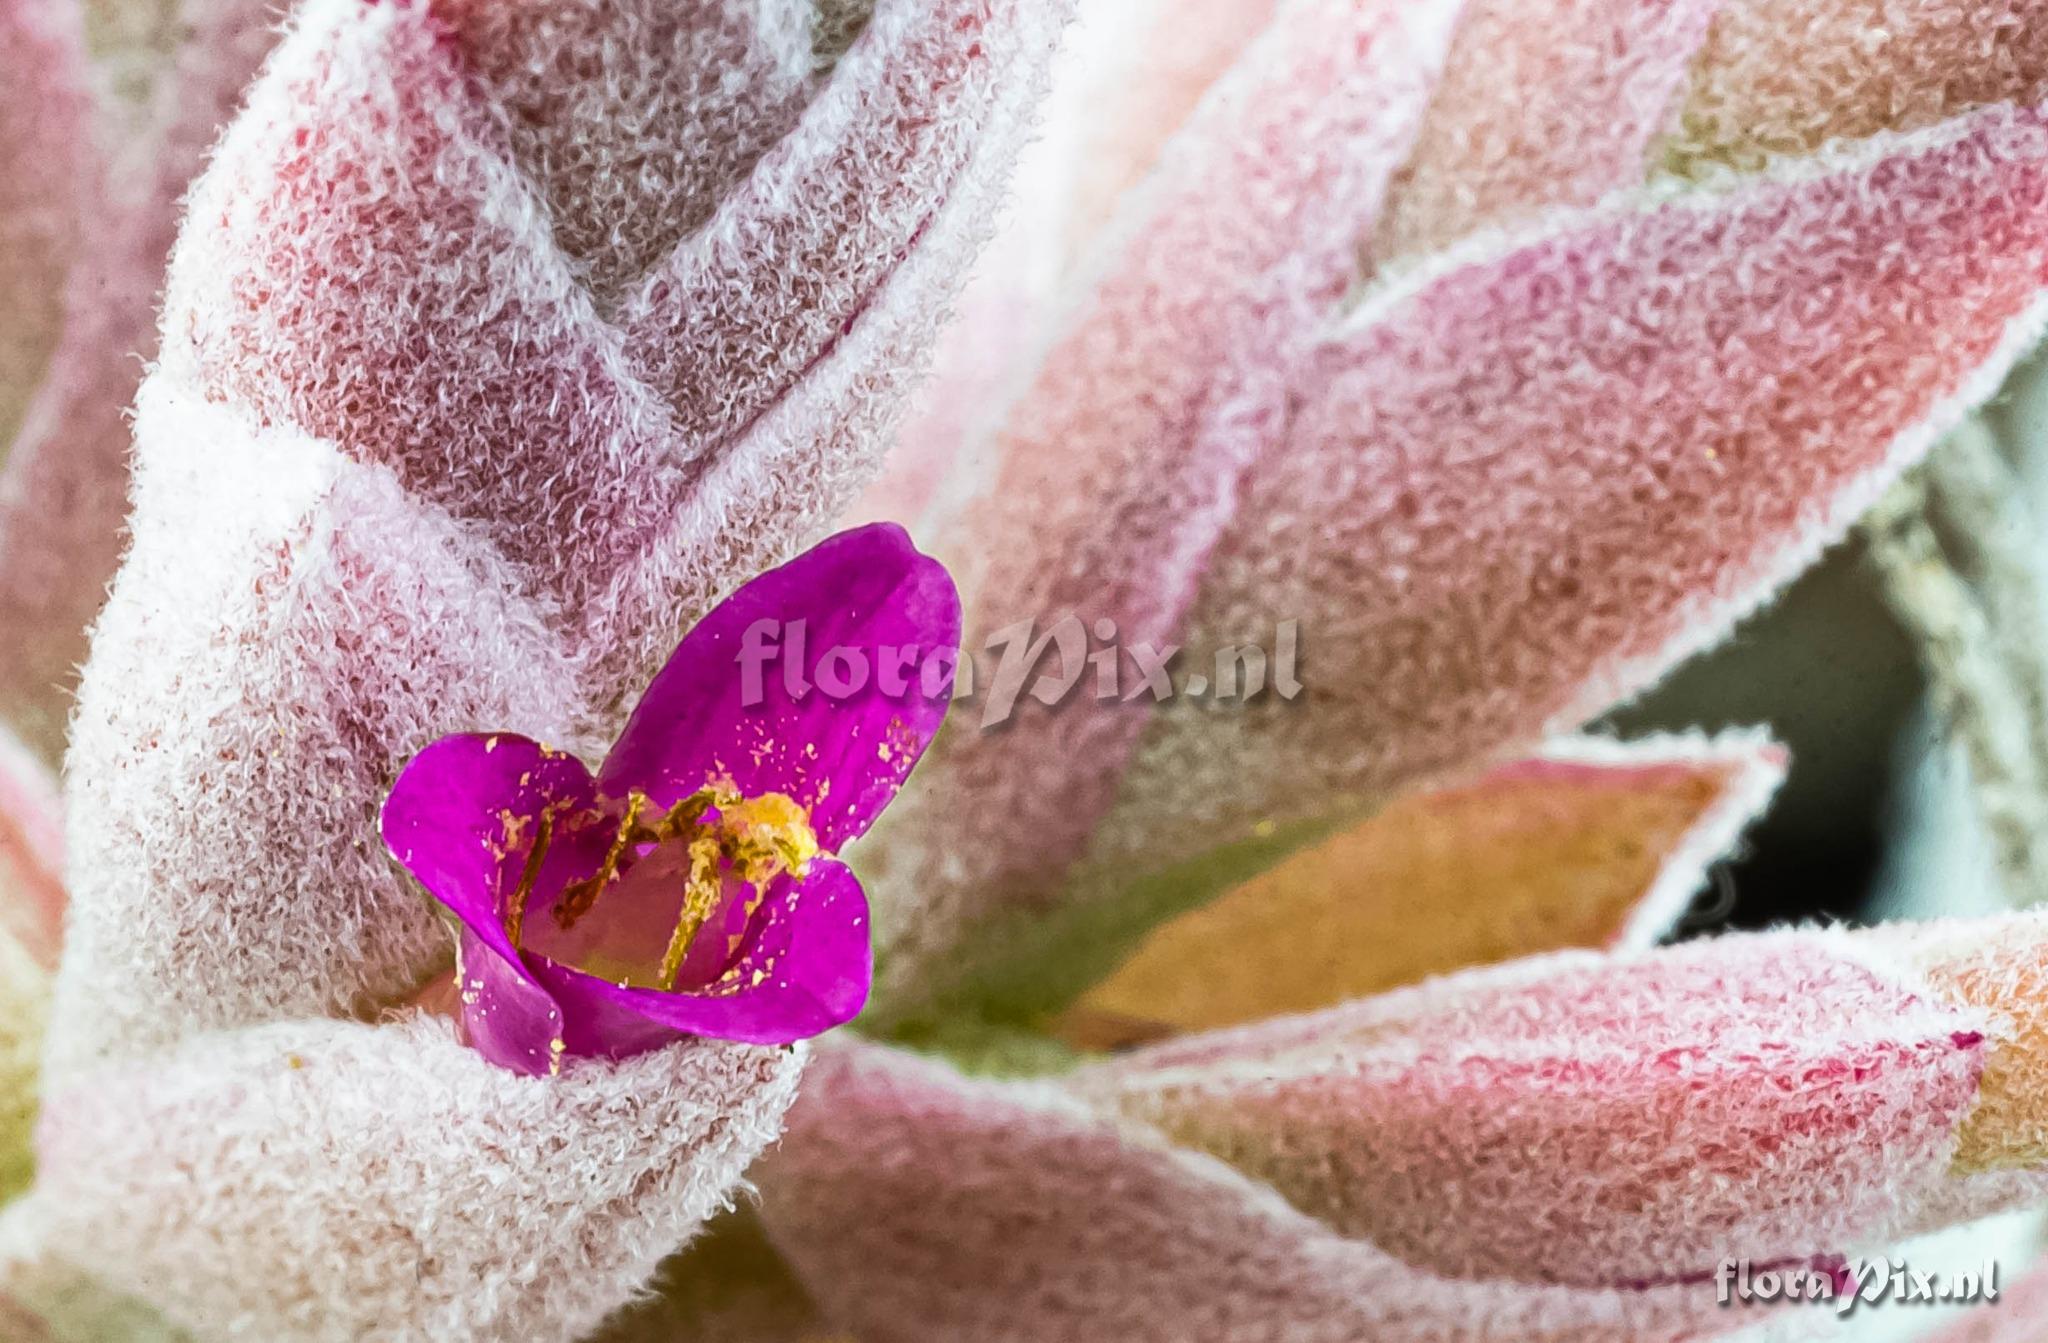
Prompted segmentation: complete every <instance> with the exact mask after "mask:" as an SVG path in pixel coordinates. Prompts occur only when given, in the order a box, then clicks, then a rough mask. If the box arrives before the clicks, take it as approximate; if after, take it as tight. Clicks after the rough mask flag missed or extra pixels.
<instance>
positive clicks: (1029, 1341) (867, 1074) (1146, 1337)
mask: <svg viewBox="0 0 2048 1343" xmlns="http://www.w3.org/2000/svg"><path fill="white" fill-rule="evenodd" d="M754 1176H755V1178H756V1179H757V1180H758V1182H759V1183H760V1186H761V1192H762V1205H761V1217H762V1219H763V1221H764V1222H765V1223H766V1225H767V1227H768V1231H769V1236H770V1238H771V1239H772V1240H773V1241H774V1242H775V1244H776V1246H777V1247H778V1248H779V1249H780V1250H782V1251H783V1253H784V1254H785V1255H786V1256H787V1257H788V1258H789V1260H790V1262H791V1263H792V1264H793V1265H795V1267H796V1269H797V1271H798V1274H799V1276H801V1277H802V1279H803V1281H804V1284H805V1286H806V1287H808V1288H809V1289H810V1290H811V1292H812V1294H813V1295H814V1296H815V1298H816V1299H817V1301H818V1303H819V1305H820V1306H821V1308H822V1309H823V1310H824V1313H825V1314H826V1316H827V1317H828V1318H829V1319H830V1320H831V1321H832V1322H833V1323H834V1324H835V1325H838V1326H840V1327H842V1328H847V1329H849V1330H852V1331H853V1332H855V1333H857V1334H858V1335H859V1336H860V1337H861V1338H862V1339H867V1340H873V1343H911V1341H912V1340H915V1341H916V1343H926V1341H927V1340H933V1339H974V1340H977V1343H1223V1341H1224V1340H1237V1339H1244V1338H1252V1337H1259V1338H1275V1339H1282V1338H1284V1339H1286V1340H1288V1343H1354V1341H1355V1340H1357V1339H1361V1338H1371V1339H1373V1340H1375V1343H1486V1341H1492V1340H1498V1343H1509V1340H1513V1343H1565V1341H1566V1340H1572V1341H1573V1343H1624V1340H1625V1341H1626V1343H1660V1341H1664V1340H1676V1339H1679V1338H1686V1337H1697V1336H1699V1335H1700V1334H1701V1333H1703V1332H1705V1331H1706V1329H1707V1328H1708V1326H1709V1325H1710V1324H1711V1322H1712V1321H1714V1319H1715V1318H1716V1316H1719V1317H1720V1318H1721V1319H1723V1320H1725V1318H1726V1316H1725V1313H1724V1312H1719V1311H1717V1310H1716V1308H1715V1306H1714V1304H1713V1300H1714V1298H1713V1292H1712V1289H1711V1288H1710V1287H1700V1286H1696V1285H1695V1286H1687V1287H1669V1288H1660V1289H1652V1290H1631V1291H1589V1290H1581V1289H1574V1288H1561V1287H1524V1286H1516V1285H1513V1284H1504V1283H1492V1282H1459V1281H1453V1280H1450V1279H1446V1278H1440V1277H1436V1276H1434V1275H1431V1274H1429V1273H1427V1272H1425V1271H1422V1270H1420V1269H1415V1268H1411V1267H1409V1266H1408V1265H1406V1264H1403V1263H1402V1262H1401V1261H1400V1260H1398V1259H1396V1258H1394V1257H1393V1256H1391V1255H1389V1254H1387V1253H1385V1252H1384V1251H1382V1250H1380V1249H1378V1248H1375V1247H1374V1246H1372V1245H1370V1244H1368V1243H1366V1242H1363V1241H1359V1240H1352V1239H1346V1238H1344V1237H1342V1236H1339V1235H1337V1234H1336V1233H1334V1232H1332V1231H1331V1230H1329V1229H1328V1228H1326V1227H1323V1226H1320V1225H1318V1224H1317V1223H1315V1222H1314V1221H1312V1220H1310V1219H1309V1218H1307V1217H1304V1216H1303V1215H1301V1214H1300V1213H1298V1212H1295V1211H1294V1210H1292V1209H1290V1208H1288V1207H1287V1206H1285V1205H1284V1204H1283V1203H1281V1202H1280V1201H1279V1200H1277V1199H1275V1198H1274V1197H1273V1196H1272V1194H1271V1193H1270V1192H1268V1191H1266V1190H1263V1189H1260V1188H1259V1187H1258V1186H1256V1185H1255V1184H1253V1183H1251V1182H1250V1181H1247V1180H1245V1179H1244V1178H1243V1177H1242V1176H1239V1175H1237V1174H1236V1173H1234V1172H1232V1171H1230V1170H1229V1169H1227V1168H1226V1167H1224V1166H1222V1165H1220V1164H1219V1163H1217V1162H1214V1161H1211V1160H1209V1159H1207V1158H1205V1157H1201V1156H1198V1155H1193V1154H1190V1153H1186V1152H1178V1151H1174V1150H1172V1149H1171V1148H1168V1147H1166V1146H1164V1145H1163V1144H1161V1143H1159V1142H1158V1141H1157V1139H1156V1138H1152V1137H1149V1136H1147V1135H1145V1134H1143V1133H1142V1132H1140V1131H1138V1130H1136V1129H1134V1128H1132V1127H1130V1126H1128V1125H1121V1124H1118V1123H1114V1122H1111V1121H1108V1120H1105V1119H1103V1118H1101V1117H1099V1116H1096V1115H1092V1114H1090V1113H1089V1112H1088V1111H1087V1110H1086V1109H1084V1108H1082V1107H1081V1106H1079V1105H1077V1104H1076V1103H1075V1102H1074V1100H1073V1099H1072V1098H1071V1097H1069V1096H1064V1095H1062V1094H1061V1093H1060V1092H1059V1091H1058V1089H1057V1088H1055V1087H1053V1086H1051V1085H1049V1084H1046V1083H997V1082H986V1081H970V1080H968V1079H966V1078H963V1077H961V1076H960V1075H959V1074H957V1073H955V1072H953V1071H952V1070H950V1069H948V1068H945V1067H944V1066H942V1065H940V1064H937V1063H933V1062H928V1061H923V1060H919V1059H916V1058H913V1057H911V1056H909V1055H906V1054H901V1053H897V1052H895V1051H891V1050H884V1049H879V1048H875V1047H872V1046H864V1045H841V1046H838V1047H833V1048H827V1049H821V1051H820V1054H819V1057H818V1058H817V1059H816V1061H815V1062H814V1064H813V1066H812V1069H811V1072H810V1075H809V1076H808V1077H807V1078H806V1079H805V1086H804V1090H803V1094H802V1096H801V1097H800V1099H799V1100H798V1102H797V1105H796V1107H795V1108H794V1109H793V1110H792V1111H791V1112H790V1127H789V1132H788V1133H787V1135H786V1136H785V1137H784V1139H783V1141H782V1143H781V1144H780V1145H779V1146H778V1147H777V1148H776V1150H775V1151H774V1152H773V1153H772V1154H771V1155H770V1156H769V1157H768V1158H767V1159H765V1160H764V1161H763V1162H762V1163H761V1165H760V1166H759V1167H757V1168H756V1170H755V1172H754Z"/></svg>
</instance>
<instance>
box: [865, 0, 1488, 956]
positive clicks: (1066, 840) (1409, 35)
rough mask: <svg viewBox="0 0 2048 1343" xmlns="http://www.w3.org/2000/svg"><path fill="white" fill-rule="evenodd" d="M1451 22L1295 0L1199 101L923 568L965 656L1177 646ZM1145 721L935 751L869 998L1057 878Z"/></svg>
mask: <svg viewBox="0 0 2048 1343" xmlns="http://www.w3.org/2000/svg"><path fill="white" fill-rule="evenodd" d="M1451 9H1452V7H1451V6H1449V5H1446V4H1435V3H1432V4H1427V5H1410V4H1395V3H1378V2H1377V0H1374V2H1372V3H1355V2H1354V0H1306V2H1305V3H1299V4H1296V5H1294V6H1293V7H1292V8H1291V9H1290V10H1289V15H1288V18H1287V20H1286V21H1285V22H1282V23H1277V24H1275V25H1273V26H1272V27H1271V28H1269V29H1268V30H1267V32H1266V33H1265V35H1264V36H1263V37H1262V38H1261V39H1260V41H1258V42H1257V43H1255V44H1254V45H1253V47H1252V49H1251V50H1250V51H1249V52H1247V53H1246V55H1245V57H1244V59H1243V60H1242V61H1241V62H1240V63H1239V64H1238V65H1237V66H1236V67H1235V68H1234V69H1233V71H1232V73H1231V75H1230V76H1229V78H1228V79H1226V80H1225V81H1224V83H1223V84H1222V85H1219V86H1218V87H1217V88H1216V89H1215V90H1214V91H1213V92H1212V94H1211V95H1210V96H1209V97H1208V98H1207V99H1205V100H1204V102H1203V104H1202V107H1201V110H1200V112H1199V113H1198V114H1197V116H1196V117H1195V120H1194V122H1193V123H1192V124H1191V125H1190V127H1189V129H1188V131H1187V132H1186V134H1185V135H1184V136H1183V137H1181V138H1180V139H1179V140H1178V141H1177V143H1176V144H1175V145H1174V146H1173V147H1172V148H1171V149H1170V150H1169V151H1168V153H1167V155H1166V157H1165V159H1164V161H1163V162H1162V163H1161V165H1160V167H1159V170H1158V171H1157V173H1156V174H1154V176H1153V177H1152V178H1151V179H1150V181H1149V182H1148V184H1147V186H1146V189H1145V191H1144V192H1143V193H1142V195H1141V197H1140V198H1139V199H1138V200H1137V201H1136V202H1134V203H1133V205H1132V207H1131V211H1130V213H1129V214H1128V215H1126V216H1125V217H1124V218H1123V219H1122V220H1121V221H1120V222H1119V224H1118V225H1117V226H1116V227H1115V228H1114V229H1113V230H1112V231H1111V233H1110V234H1109V236H1108V238H1107V239H1106V241H1105V244H1104V246H1105V251H1104V253H1103V255H1102V256H1101V257H1099V258H1098V260H1097V265H1098V270H1097V275H1098V276H1099V278H1098V280H1097V281H1096V283H1095V284H1094V286H1093V288H1092V289H1091V290H1090V291H1089V292H1088V293H1087V294H1086V295H1085V297H1084V299H1083V301H1082V302H1081V303H1080V304H1078V305H1077V306H1076V308H1075V310H1074V312H1073V314H1072V316H1071V317H1070V319H1069V321H1068V323H1067V326H1066V329H1065V330H1064V331H1063V333H1062V334H1061V335H1060V337H1059V339H1058V340H1056V341H1055V343H1054V345H1053V347H1052V349H1051V351H1050V352H1049V354H1048V355H1047V357H1046V358H1045V360H1044V361H1043V362H1042V364H1041V365H1040V366H1039V367H1038V368H1037V369H1036V370H1035V372H1034V374H1033V376H1032V378H1031V380H1030V383H1029V385H1028V386H1027V387H1026V388H1024V389H1023V391H1022V393H1021V395H1020V396H1019V397H1018V398H1017V399H1016V401H1015V402H1014V403H1013V404H1012V405H1011V406H1010V407H1009V408H1008V409H1007V412H1006V413H1007V417H1008V418H1007V420H1006V422H1005V424H1004V427H1003V429H1002V431H1001V433H1000V434H999V435H998V437H997V440H996V442H995V444H994V446H993V448H992V456H993V458H994V460H995V462H996V463H997V468H996V475H995V478H994V479H993V480H992V481H990V482H989V489H990V492H989V494H988V495H987V496H986V497H985V498H982V499H978V500H977V501H976V502H975V504H974V505H973V506H971V507H969V508H967V509H965V510H963V511H962V512H961V514H960V515H959V516H957V517H955V518H954V519H952V521H951V523H950V525H949V527H948V529H947V534H946V536H945V538H944V539H943V544H941V545H940V547H939V553H940V554H941V555H943V556H945V557H946V559H947V560H948V562H949V563H950V564H951V565H952V566H953V568H954V571H955V573H956V575H959V576H960V577H961V578H962V587H963V589H964V590H965V592H966V593H967V596H968V604H969V607H970V609H971V610H973V612H974V613H975V614H974V619H975V626H974V629H973V631H972V636H971V638H970V640H969V644H970V646H971V647H975V648H979V647H980V646H981V644H982V643H983V642H984V640H985V639H986V638H987V637H988V636H989V635H990V634H991V632H993V631H998V630H1001V629H1004V628H1005V627H1008V626H1010V625H1012V624H1013V622H1017V621H1022V620H1041V619H1042V620H1055V619H1058V618H1059V617H1060V616H1061V615H1064V614H1066V613H1068V612H1073V613H1075V614H1077V615H1078V616H1079V617H1080V618H1081V619H1082V620H1083V621H1086V622H1089V623H1091V624H1092V623H1093V622H1095V621H1097V620H1100V619H1108V620H1112V621H1113V622H1114V623H1115V624H1116V626H1117V628H1118V631H1119V634H1120V636H1121V638H1122V639H1123V641H1124V644H1125V646H1126V647H1130V646H1132V645H1133V644H1134V643H1135V642H1139V641H1149V642H1153V643H1161V642H1168V641H1170V640H1169V639H1168V637H1167V636H1168V635H1170V634H1171V633H1172V631H1173V630H1174V629H1175V628H1176V626H1177V625H1178V623H1179V618H1180V613H1181V610H1182V608H1183V606H1184V605H1185V603H1186V601H1187V599H1188V598H1189V596H1190V595H1191V590H1190V589H1191V579H1192V575H1191V573H1190V572H1189V570H1190V569H1191V568H1192V567H1195V566H1198V565H1199V563H1200V556H1201V554H1202V553H1203V551H1204V550H1205V549H1206V548H1207V545H1208V542H1209V540H1210V538H1211V537H1212V536H1213V535H1214V532H1215V530H1216V528H1217V527H1218V526H1220V525H1221V523H1222V521H1223V520H1224V519H1225V518H1227V517H1228V516H1229V513H1230V511H1231V509H1232V507H1233V504H1234V482H1235V480H1236V479H1237V476H1238V474H1239V473H1240V472H1241V471H1242V470H1243V469H1244V468H1245V466H1246V465H1247V464H1248V463H1249V462H1250V461H1252V460H1253V459H1255V458H1256V457H1257V456H1258V455H1259V454H1260V452H1261V451H1262V450H1263V449H1264V448H1265V447H1266V446H1267V444H1268V443H1269V442H1270V439H1271V436H1272V432H1273V429H1274V427H1275V421H1276V417H1280V416H1282V415H1284V410H1285V392H1286V385H1285V384H1286V379H1285V371H1286V369H1287V367H1288V365H1289V363H1290V361H1291V360H1292V359H1293V358H1295V357H1297V356H1298V355H1300V354H1301V353H1304V352H1305V350H1306V348H1307V346H1308V344H1309V343H1310V342H1311V340H1312V332H1313V330H1314V329H1315V327H1316V326H1317V323H1318V321H1319V319H1320V318H1321V317H1322V316H1323V315H1324V314H1325V313H1326V312H1327V311H1328V310H1329V308H1330V307H1331V306H1332V305H1334V304H1335V302H1336V301H1337V298H1338V296H1339V295H1340V294H1341V293H1342V292H1343V291H1344V289H1345V288H1346V286H1347V285H1348V284H1349V283H1350V281H1351V279H1352V277H1353V274H1354V272H1355V268H1356V251H1357V243H1358V241H1359V231H1360V229H1361V228H1362V227H1363V221H1368V220H1370V219H1371V218H1372V217H1373V215H1374V214H1375V213H1376V211H1377V209H1378V207H1379V203H1380V200H1381V198H1382V195H1383V193H1384V190H1385V187H1386V183H1387V181H1388V179H1389V178H1390V177H1391V176H1392V174H1393V172H1394V171H1395V169H1396V168H1397V167H1398V166H1399V164H1400V162H1401V160H1402V157H1403V156H1404V155H1405V153H1406V152H1407V150H1408V148H1409V146H1410V144H1411V142H1412V137H1413V133H1414V129H1415V127H1416V126H1417V125H1418V124H1419V122H1420V119H1421V116H1422V113H1423V109H1424V107H1425V105H1426V101H1427V98H1428V93H1429V87H1430V82H1431V79H1432V78H1433V75H1434V72H1435V70H1436V68H1437V66H1438V64H1439V62H1440V61H1441V58H1442V53H1443V49H1444V46H1445V45H1446V43H1447V42H1448V40H1449V27H1450V22H1451V18H1452V14H1451ZM1143 723H1144V718H1143V714H1142V713H1141V712H1140V711H1138V710H1137V709H1136V708H1135V707H1134V706H1104V707H1098V706H1091V705H1084V704H1070V705H1066V706H1064V707H1063V708H1061V709H1060V710H1059V711H1057V712H1049V711H1046V710H1044V709H1043V708H1042V706H1040V705H1038V704H1037V703H1036V702H1034V701H1028V700H1027V701H1025V702H1023V703H1022V704H1021V705H1020V707H1019V712H1018V713H1017V715H1016V717H1015V719H1014V721H1010V722H1008V723H1006V724H1005V725H1004V726H1003V730H1002V731H1001V732H1000V733H970V732H965V731H955V732H953V733H951V734H948V736H947V738H946V739H945V740H943V741H941V742H940V744H939V746H938V749H937V750H936V751H934V753H933V757H932V761H931V763H930V764H929V765H928V766H927V771H926V773H927V777H926V780H925V783H924V785H923V786H922V787H920V788H919V789H916V790H913V794H912V796H911V797H906V798H905V799H904V800H903V803H900V804H899V805H898V807H897V808H896V809H895V811H894V812H893V813H892V815H891V817H890V819H889V821H888V822H887V823H886V824H887V834H888V836H889V844H888V852H887V853H886V855H885V857H886V859H887V865H886V868H885V869H884V868H878V869H877V881H876V884H875V888H874V889H875V894H876V901H877V904H876V910H877V919H878V921H879V925H880V929H881V932H882V935H883V937H884V944H885V946H889V945H894V946H895V949H896V950H897V951H898V952H901V953H902V954H901V955H900V956H898V957H896V958H895V959H885V963H884V972H883V981H882V984H883V986H884V987H890V986H894V985H895V983H896V980H897V979H898V978H899V977H900V976H906V975H907V976H919V975H921V974H922V973H924V972H926V971H931V970H934V969H936V967H935V966H933V965H932V962H933V961H934V960H946V961H950V960H951V959H952V946H953V943H952V937H951V929H950V927H949V925H952V924H954V923H956V922H958V921H960V920H961V919H962V918H963V917H965V916H966V914H967V913H968V911H967V910H965V909H964V908H963V906H966V905H969V904H970V903H971V902H976V901H983V900H988V899H991V898H1000V897H1001V896H1003V895H1005V894H1018V895H1020V898H1028V897H1024V896H1023V895H1022V890H1021V889H1020V888H1035V887H1039V886H1041V885H1042V883H1043V882H1044V880H1045V874H1047V873H1060V872H1064V871H1065V870H1066V868H1067V867H1068V866H1069V865H1070V864H1071V863H1072V861H1073V860H1074V858H1075V857H1076V856H1077V855H1078V853H1079V852H1080V850H1081V848H1082V846H1083V845H1084V844H1085V842H1086V839H1087V836H1088V833H1089V831H1090V829H1091V828H1092V826H1093V822H1094V819H1095V817H1096V816H1097V815H1099V814H1100V812H1101V810H1102V808H1103V807H1104V806H1106V805H1107V803H1108V801H1109V798H1110V796H1111V795H1112V794H1113V792H1114V788H1115V782H1116V778H1117V775H1118V774H1119V773H1120V770H1121V767H1122V763H1123V762H1124V761H1125V760H1126V759H1127V758H1128V756H1129V752H1130V750H1131V748H1132V745H1133V743H1134V741H1135V738H1136V734H1137V733H1138V731H1139V730H1141V729H1142V727H1143ZM991 784H993V785H994V789H993V791H989V786H990V785H991ZM963 801H964V802H965V805H959V804H960V803H961V802H963ZM906 804H914V805H906ZM926 937H929V938H930V939H931V945H930V946H929V947H927V946H923V945H919V946H916V947H913V946H912V945H911V943H912V941H913V940H914V939H916V940H921V939H924V938H926ZM902 987H904V988H907V985H905V986H902Z"/></svg>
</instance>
